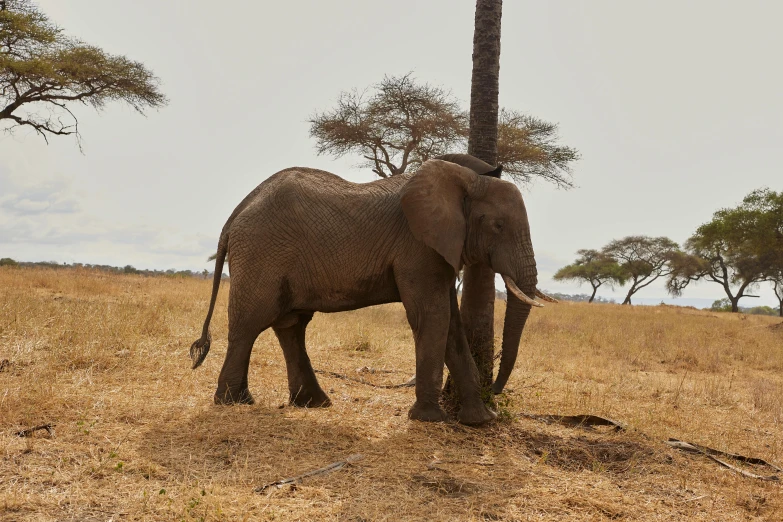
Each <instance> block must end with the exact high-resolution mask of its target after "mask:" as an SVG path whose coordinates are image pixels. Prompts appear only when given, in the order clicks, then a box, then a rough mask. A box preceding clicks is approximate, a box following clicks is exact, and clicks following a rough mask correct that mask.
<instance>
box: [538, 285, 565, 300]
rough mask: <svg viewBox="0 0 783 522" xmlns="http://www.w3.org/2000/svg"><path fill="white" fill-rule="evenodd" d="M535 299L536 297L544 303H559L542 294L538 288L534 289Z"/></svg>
mask: <svg viewBox="0 0 783 522" xmlns="http://www.w3.org/2000/svg"><path fill="white" fill-rule="evenodd" d="M536 297H538V298H540V299H543V300H544V301H549V302H550V303H559V302H560V301H558V300H557V299H555V298H554V297H551V296H548V295H546V294H545V293H544V292H542V291H541V290H539V289H538V288H536Z"/></svg>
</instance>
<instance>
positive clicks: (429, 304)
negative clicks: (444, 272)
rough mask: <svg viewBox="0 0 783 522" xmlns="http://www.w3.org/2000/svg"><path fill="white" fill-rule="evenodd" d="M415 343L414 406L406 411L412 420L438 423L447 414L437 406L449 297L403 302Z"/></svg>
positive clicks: (446, 417) (441, 375)
mask: <svg viewBox="0 0 783 522" xmlns="http://www.w3.org/2000/svg"><path fill="white" fill-rule="evenodd" d="M403 304H404V305H405V310H406V313H407V315H408V322H409V323H410V325H411V328H412V330H413V335H414V339H415V342H416V403H415V404H414V405H413V407H412V408H411V409H410V411H409V412H408V417H409V418H411V419H414V420H420V421H427V422H440V421H445V420H447V419H448V415H447V414H446V412H445V411H443V409H442V408H441V407H440V391H441V387H442V386H443V364H444V362H445V357H446V339H447V337H448V333H449V316H450V310H449V302H448V294H447V293H445V292H443V295H439V296H428V297H427V298H426V299H419V300H415V301H413V302H405V300H403Z"/></svg>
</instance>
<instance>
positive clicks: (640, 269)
mask: <svg viewBox="0 0 783 522" xmlns="http://www.w3.org/2000/svg"><path fill="white" fill-rule="evenodd" d="M679 250H680V248H679V246H678V245H677V243H675V242H674V241H672V240H671V239H669V238H667V237H648V236H627V237H624V238H622V239H615V240H614V241H611V242H610V243H609V244H608V245H606V246H605V247H604V248H603V249H602V251H601V252H602V253H603V254H604V255H607V256H609V257H612V258H614V259H617V261H618V262H619V263H620V267H621V268H622V270H623V272H624V273H625V274H626V279H627V280H628V281H630V283H631V287H630V288H629V289H628V293H627V294H626V296H625V299H624V300H623V304H627V305H630V304H631V297H632V296H633V295H634V294H635V293H636V292H638V291H639V290H641V289H642V288H645V287H647V286H649V285H650V284H651V283H652V282H653V281H655V280H657V279H658V278H660V277H665V276H668V275H669V274H670V273H671V271H672V268H671V266H670V263H669V261H670V260H671V259H672V257H673V256H674V255H676V253H677V252H679Z"/></svg>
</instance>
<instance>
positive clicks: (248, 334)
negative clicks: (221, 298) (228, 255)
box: [215, 288, 278, 404]
mask: <svg viewBox="0 0 783 522" xmlns="http://www.w3.org/2000/svg"><path fill="white" fill-rule="evenodd" d="M233 290H234V289H233V288H232V291H233ZM232 297H234V296H232ZM277 315H278V311H277V310H276V309H271V310H253V311H250V312H248V311H247V310H244V313H240V312H239V311H238V306H237V305H235V304H234V302H231V301H229V319H228V350H226V359H225V361H223V368H222V369H221V370H220V376H219V377H218V386H217V391H215V404H253V403H254V400H253V396H252V395H251V394H250V390H249V389H248V385H247V372H248V368H249V366H250V353H251V352H252V351H253V343H255V342H256V338H257V337H258V336H259V334H260V333H261V332H263V331H264V330H266V329H267V328H269V327H270V326H271V325H272V322H273V321H274V320H275V319H276V317H277Z"/></svg>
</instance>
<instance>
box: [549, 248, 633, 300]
mask: <svg viewBox="0 0 783 522" xmlns="http://www.w3.org/2000/svg"><path fill="white" fill-rule="evenodd" d="M577 254H579V257H578V258H577V259H576V261H574V262H573V263H572V264H570V265H567V266H564V267H563V268H561V269H560V270H558V271H557V273H555V275H554V277H553V279H555V280H556V281H577V282H580V283H581V282H587V283H590V285H591V286H592V287H593V295H592V296H591V297H590V302H591V303H592V302H593V299H594V298H595V293H596V291H597V290H598V288H599V287H600V286H601V285H603V284H607V286H609V287H612V288H613V287H614V286H615V285H624V284H625V281H626V279H627V278H628V273H627V272H626V271H625V270H624V269H623V268H622V267H621V266H620V265H619V264H618V263H617V260H616V259H614V258H613V257H611V256H608V255H606V254H604V253H602V252H599V251H597V250H579V251H577Z"/></svg>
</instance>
